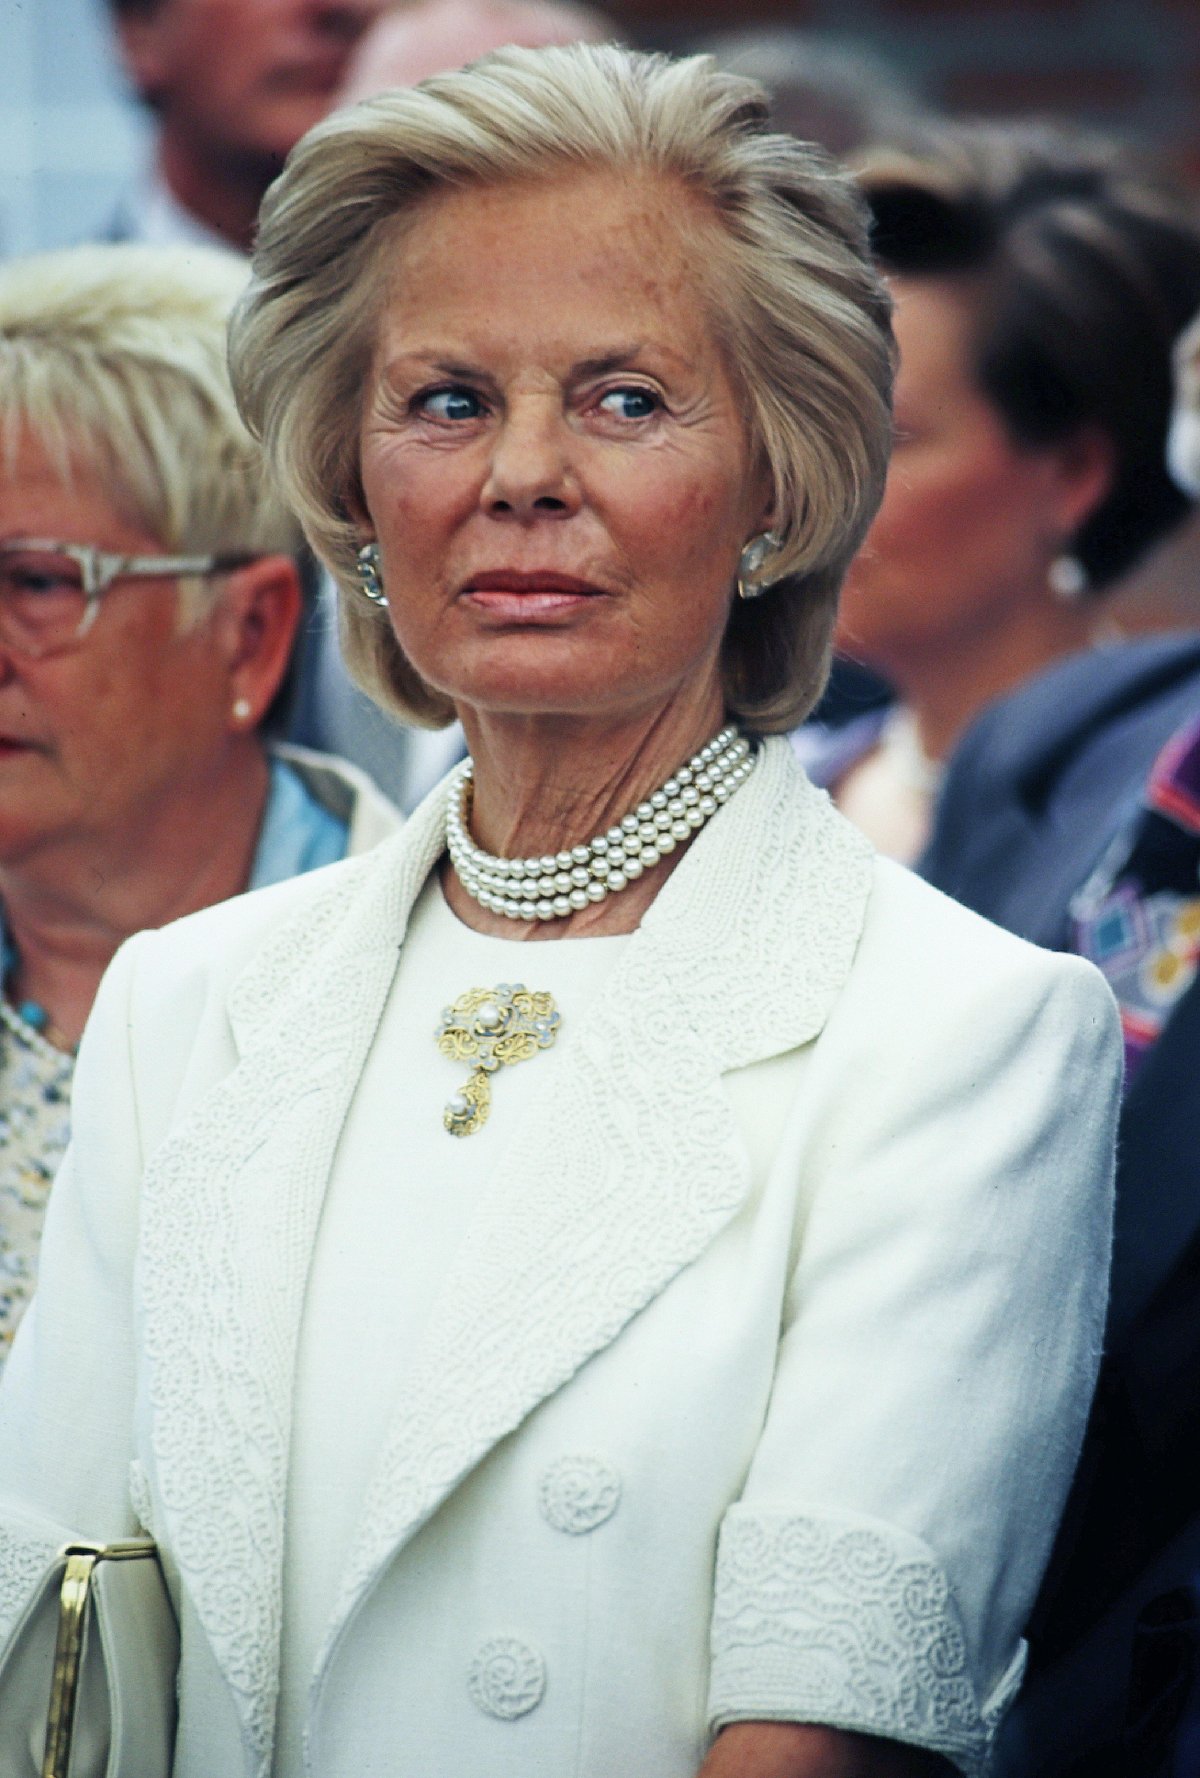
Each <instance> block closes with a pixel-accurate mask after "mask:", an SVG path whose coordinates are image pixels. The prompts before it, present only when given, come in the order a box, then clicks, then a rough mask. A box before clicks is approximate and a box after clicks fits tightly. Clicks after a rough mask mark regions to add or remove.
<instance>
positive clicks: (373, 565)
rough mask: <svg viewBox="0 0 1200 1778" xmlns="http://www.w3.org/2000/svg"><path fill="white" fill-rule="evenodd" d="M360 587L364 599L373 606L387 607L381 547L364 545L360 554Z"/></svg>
mask: <svg viewBox="0 0 1200 1778" xmlns="http://www.w3.org/2000/svg"><path fill="white" fill-rule="evenodd" d="M358 586H359V591H360V592H361V593H362V595H363V597H364V599H369V600H370V601H371V603H372V605H386V604H387V594H386V593H385V592H384V590H383V581H382V579H381V577H380V573H379V545H378V544H377V543H364V544H363V546H362V548H361V549H360V550H359V552H358Z"/></svg>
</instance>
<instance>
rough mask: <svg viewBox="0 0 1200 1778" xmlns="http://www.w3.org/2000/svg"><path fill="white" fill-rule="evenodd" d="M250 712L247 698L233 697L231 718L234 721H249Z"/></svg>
mask: <svg viewBox="0 0 1200 1778" xmlns="http://www.w3.org/2000/svg"><path fill="white" fill-rule="evenodd" d="M250 714H251V711H250V700H249V698H235V699H234V700H233V720H234V721H235V722H249V720H250Z"/></svg>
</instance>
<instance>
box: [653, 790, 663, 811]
mask: <svg viewBox="0 0 1200 1778" xmlns="http://www.w3.org/2000/svg"><path fill="white" fill-rule="evenodd" d="M666 806H667V799H666V796H665V794H664V793H663V791H661V790H656V791H655V792H654V794H653V796H652V797H651V798H650V807H651V808H652V809H665V808H666Z"/></svg>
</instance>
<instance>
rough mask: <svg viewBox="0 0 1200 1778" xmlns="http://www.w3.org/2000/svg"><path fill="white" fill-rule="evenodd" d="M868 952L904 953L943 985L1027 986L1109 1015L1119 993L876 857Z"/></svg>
mask: <svg viewBox="0 0 1200 1778" xmlns="http://www.w3.org/2000/svg"><path fill="white" fill-rule="evenodd" d="M863 948H864V951H865V953H866V954H867V955H874V954H876V953H877V952H883V953H884V954H899V955H902V957H903V959H904V967H905V968H906V970H908V971H915V972H919V973H924V974H926V975H927V977H928V980H929V981H930V983H931V985H932V984H933V983H934V982H935V981H937V980H939V979H940V980H954V979H958V980H960V981H963V982H970V981H973V980H975V981H980V982H986V983H988V984H989V985H991V984H995V985H996V986H998V987H999V986H1002V985H1005V984H1007V986H1008V987H1009V988H1010V989H1019V988H1021V987H1022V986H1024V987H1025V988H1026V989H1028V990H1030V991H1034V992H1036V991H1038V990H1039V988H1040V989H1041V990H1043V991H1053V992H1056V993H1059V994H1066V995H1067V996H1068V997H1069V996H1072V995H1073V996H1075V997H1078V998H1080V999H1081V1000H1082V1001H1083V1002H1086V1003H1090V1004H1091V1005H1092V1007H1094V1008H1096V1009H1098V1010H1099V1011H1100V1012H1101V1013H1103V1014H1104V1015H1105V1016H1107V1015H1108V1013H1109V1012H1110V1011H1111V1009H1112V1006H1113V999H1112V993H1111V991H1110V989H1109V987H1108V984H1107V982H1106V981H1105V979H1104V977H1103V976H1102V975H1101V973H1100V971H1099V970H1098V969H1097V968H1096V967H1095V966H1094V965H1093V964H1092V963H1089V962H1088V961H1087V960H1086V959H1085V958H1083V957H1076V956H1073V955H1071V954H1070V953H1067V952H1062V951H1048V950H1045V949H1044V948H1043V947H1042V946H1041V945H1035V944H1031V943H1030V941H1029V940H1028V939H1025V938H1019V937H1018V936H1017V935H1016V934H1015V933H1012V932H1008V931H1006V930H1005V929H1004V927H1002V926H997V925H996V924H995V923H994V922H993V921H991V920H988V919H985V918H984V916H983V915H982V914H977V913H975V912H974V911H973V910H972V909H970V908H966V907H963V906H962V905H961V903H959V902H957V901H954V900H953V899H952V898H951V897H950V896H948V895H945V894H944V893H943V892H942V891H941V890H940V889H935V888H934V887H933V885H932V884H930V883H926V882H925V881H924V879H923V878H921V877H918V876H917V875H916V874H915V873H914V872H913V871H910V870H906V869H905V868H904V866H903V865H899V864H896V863H894V862H893V861H892V860H891V859H887V858H878V857H877V858H876V859H875V864H874V883H873V887H872V892H871V898H870V903H869V906H868V910H867V918H866V921H865V924H864V930H863Z"/></svg>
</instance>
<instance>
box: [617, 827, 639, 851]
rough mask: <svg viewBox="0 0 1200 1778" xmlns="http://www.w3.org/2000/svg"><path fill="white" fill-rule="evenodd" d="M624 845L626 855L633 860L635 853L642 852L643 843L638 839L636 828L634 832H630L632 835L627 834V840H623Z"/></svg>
mask: <svg viewBox="0 0 1200 1778" xmlns="http://www.w3.org/2000/svg"><path fill="white" fill-rule="evenodd" d="M622 844H623V846H624V849H625V853H626V855H627V856H628V857H630V858H632V857H633V855H634V853H635V852H640V851H641V849H642V842H641V840H640V839H639V838H638V834H637V829H636V828H634V829H633V830H632V831H631V832H630V833H627V834H626V835H625V838H624V840H623V842H622Z"/></svg>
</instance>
